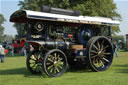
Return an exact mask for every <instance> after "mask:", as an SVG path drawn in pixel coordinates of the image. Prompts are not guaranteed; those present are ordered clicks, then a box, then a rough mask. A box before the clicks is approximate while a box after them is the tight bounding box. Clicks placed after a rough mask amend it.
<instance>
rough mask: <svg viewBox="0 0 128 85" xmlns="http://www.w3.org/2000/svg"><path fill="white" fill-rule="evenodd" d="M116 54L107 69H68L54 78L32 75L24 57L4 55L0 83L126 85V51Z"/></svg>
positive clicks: (8, 84)
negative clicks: (93, 70)
mask: <svg viewBox="0 0 128 85" xmlns="http://www.w3.org/2000/svg"><path fill="white" fill-rule="evenodd" d="M118 55H119V58H114V61H113V64H112V66H111V67H110V68H109V69H108V70H107V71H104V72H92V71H90V70H86V69H83V70H73V71H71V70H70V69H68V70H67V72H65V73H64V74H63V75H62V76H60V77H56V78H48V77H46V76H44V75H32V74H31V73H30V72H29V71H28V70H27V69H26V65H25V62H26V57H24V56H23V57H21V56H15V57H13V56H9V57H8V56H7V55H6V57H5V63H0V85H128V57H127V56H126V55H128V52H118Z"/></svg>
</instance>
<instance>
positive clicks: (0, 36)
mask: <svg viewBox="0 0 128 85" xmlns="http://www.w3.org/2000/svg"><path fill="white" fill-rule="evenodd" d="M4 22H5V18H4V17H3V15H2V14H0V41H3V38H4V33H3V32H4V27H3V26H2V24H3V23H4Z"/></svg>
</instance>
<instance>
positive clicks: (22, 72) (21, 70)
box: [0, 68, 46, 78]
mask: <svg viewBox="0 0 128 85" xmlns="http://www.w3.org/2000/svg"><path fill="white" fill-rule="evenodd" d="M0 75H24V77H29V78H30V77H31V78H32V77H34V78H35V77H44V78H45V77H46V76H45V75H44V74H32V73H30V72H29V71H28V70H27V69H26V68H16V69H7V70H0Z"/></svg>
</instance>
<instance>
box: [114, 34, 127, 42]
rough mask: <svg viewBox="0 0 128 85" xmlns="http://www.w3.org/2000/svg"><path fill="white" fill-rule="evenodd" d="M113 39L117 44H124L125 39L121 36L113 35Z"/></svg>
mask: <svg viewBox="0 0 128 85" xmlns="http://www.w3.org/2000/svg"><path fill="white" fill-rule="evenodd" d="M113 39H114V40H116V41H117V42H118V43H120V42H122V43H125V38H124V36H123V35H114V36H113Z"/></svg>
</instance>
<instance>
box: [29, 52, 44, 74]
mask: <svg viewBox="0 0 128 85" xmlns="http://www.w3.org/2000/svg"><path fill="white" fill-rule="evenodd" d="M28 63H29V67H30V69H31V70H32V71H33V72H35V73H40V72H41V71H42V67H41V66H42V59H41V58H40V55H39V54H38V53H34V54H33V55H31V56H30V57H29V60H28Z"/></svg>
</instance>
